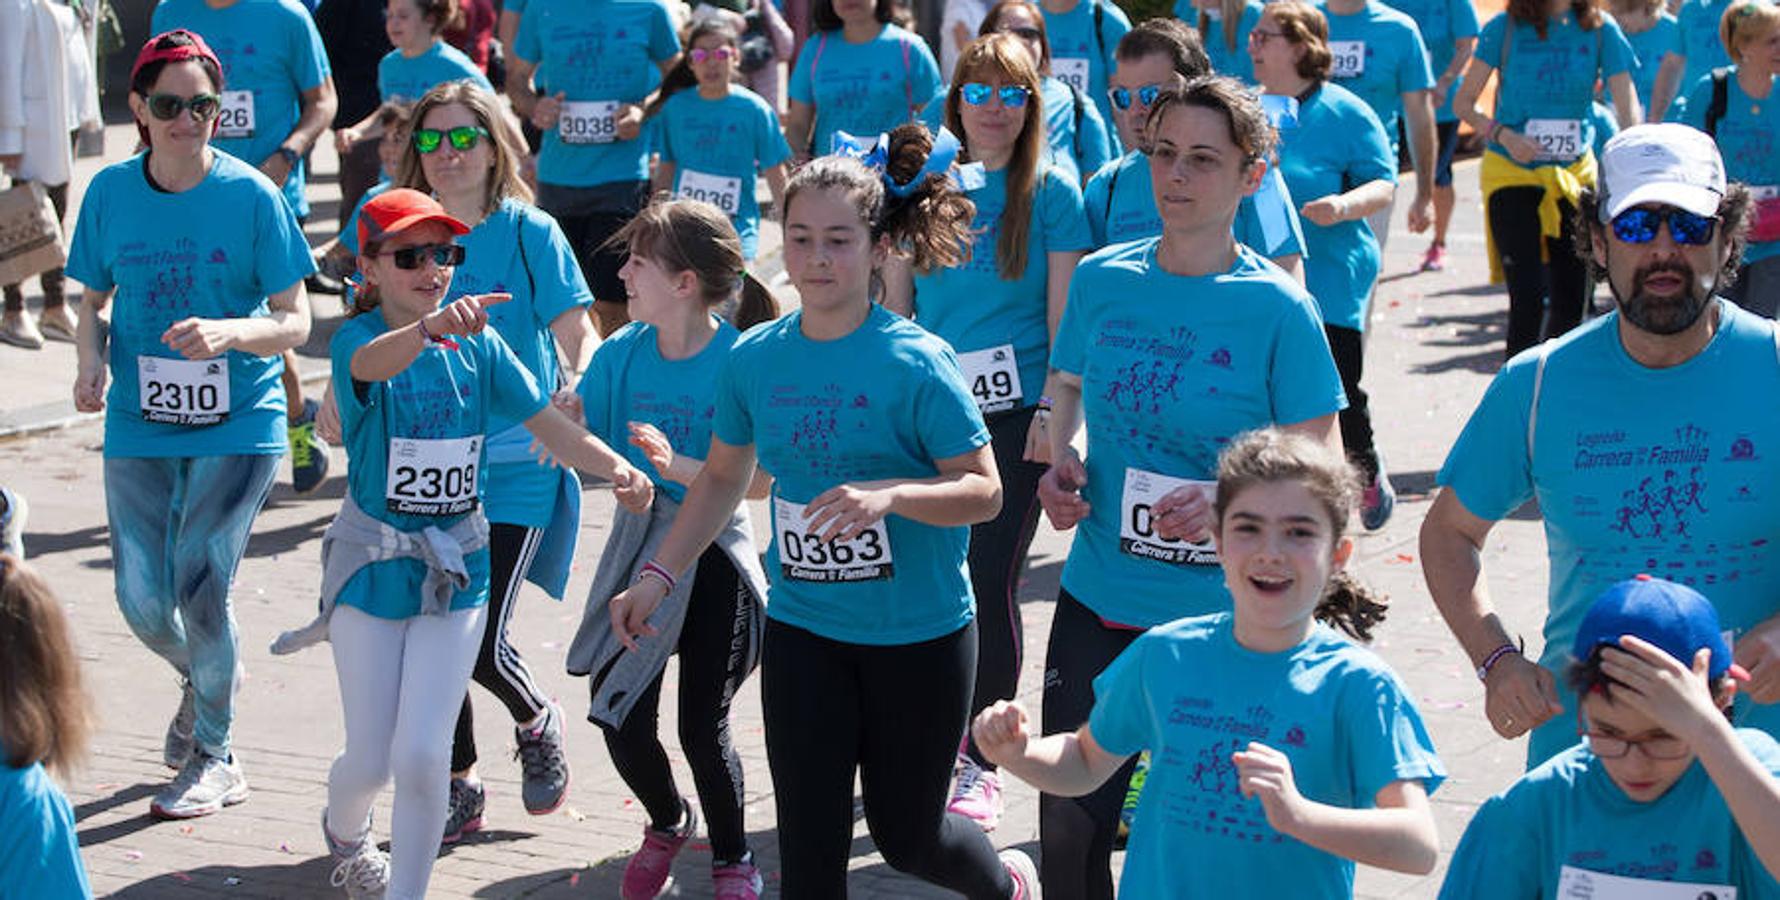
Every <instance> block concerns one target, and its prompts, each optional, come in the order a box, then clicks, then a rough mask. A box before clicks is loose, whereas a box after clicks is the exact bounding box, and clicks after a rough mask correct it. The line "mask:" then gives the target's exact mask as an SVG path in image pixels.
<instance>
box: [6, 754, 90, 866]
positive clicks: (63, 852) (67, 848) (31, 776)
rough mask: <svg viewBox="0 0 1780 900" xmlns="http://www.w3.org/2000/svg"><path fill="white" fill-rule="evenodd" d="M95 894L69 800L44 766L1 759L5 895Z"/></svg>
mask: <svg viewBox="0 0 1780 900" xmlns="http://www.w3.org/2000/svg"><path fill="white" fill-rule="evenodd" d="M91 896H93V888H92V886H91V885H89V884H88V883H87V870H86V865H85V864H84V863H82V862H81V859H80V840H79V838H78V837H77V836H76V834H75V830H74V810H73V809H71V808H70V807H69V806H68V798H67V797H66V796H63V794H62V790H61V788H58V787H56V784H55V782H53V781H51V780H50V777H49V773H47V772H45V771H43V766H42V765H41V764H39V763H32V764H30V765H28V766H26V767H24V768H22V769H15V768H13V767H11V766H8V765H6V764H4V763H3V762H0V897H19V898H40V897H41V898H52V897H53V898H55V900H70V898H82V897H91Z"/></svg>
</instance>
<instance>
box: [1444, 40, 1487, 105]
mask: <svg viewBox="0 0 1780 900" xmlns="http://www.w3.org/2000/svg"><path fill="white" fill-rule="evenodd" d="M1476 52H1477V38H1476V37H1474V36H1473V37H1462V38H1459V39H1457V40H1455V41H1453V42H1452V61H1450V62H1448V63H1447V64H1446V69H1445V71H1442V72H1441V73H1440V76H1439V77H1438V78H1436V79H1435V81H1434V107H1435V108H1436V109H1438V108H1439V107H1440V103H1441V101H1443V100H1445V99H1446V91H1447V89H1448V88H1450V87H1452V86H1453V85H1455V84H1457V83H1458V82H1459V79H1461V78H1463V77H1465V67H1466V66H1468V65H1470V64H1471V57H1472V55H1474V54H1475V53H1476Z"/></svg>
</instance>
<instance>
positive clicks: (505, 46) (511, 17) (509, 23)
mask: <svg viewBox="0 0 1780 900" xmlns="http://www.w3.org/2000/svg"><path fill="white" fill-rule="evenodd" d="M494 30H495V34H496V36H497V37H499V38H500V39H501V49H502V50H504V51H506V53H507V58H508V59H512V58H513V44H514V43H515V42H516V41H517V40H518V39H519V13H516V12H513V11H512V10H507V9H503V10H501V18H500V22H499V23H498V24H496V25H495V27H494Z"/></svg>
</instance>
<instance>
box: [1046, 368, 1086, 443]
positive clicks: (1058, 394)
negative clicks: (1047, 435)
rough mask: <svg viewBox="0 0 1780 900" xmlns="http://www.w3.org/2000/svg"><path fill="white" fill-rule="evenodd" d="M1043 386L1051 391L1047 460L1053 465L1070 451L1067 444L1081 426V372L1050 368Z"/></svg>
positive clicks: (1072, 440)
mask: <svg viewBox="0 0 1780 900" xmlns="http://www.w3.org/2000/svg"><path fill="white" fill-rule="evenodd" d="M1045 390H1046V391H1048V392H1049V393H1050V395H1051V463H1052V465H1055V464H1056V463H1057V461H1058V460H1062V459H1065V458H1066V457H1067V456H1068V455H1071V454H1072V453H1073V452H1074V451H1073V450H1071V449H1070V446H1069V445H1070V444H1071V443H1073V442H1074V441H1075V435H1076V432H1078V431H1081V429H1082V376H1080V375H1076V374H1074V373H1071V372H1064V371H1060V370H1058V369H1052V370H1051V374H1050V377H1048V378H1046V379H1045Z"/></svg>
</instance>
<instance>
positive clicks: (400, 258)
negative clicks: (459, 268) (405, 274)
mask: <svg viewBox="0 0 1780 900" xmlns="http://www.w3.org/2000/svg"><path fill="white" fill-rule="evenodd" d="M377 255H378V256H388V257H391V258H393V259H394V260H395V262H396V268H398V269H418V268H420V263H421V260H424V259H430V260H432V261H433V265H435V266H438V267H439V268H441V269H443V268H446V267H448V266H456V265H461V264H462V263H463V261H464V248H463V247H462V246H461V245H458V244H422V245H420V246H418V247H403V248H402V249H400V250H390V251H387V252H384V253H379V254H377Z"/></svg>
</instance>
